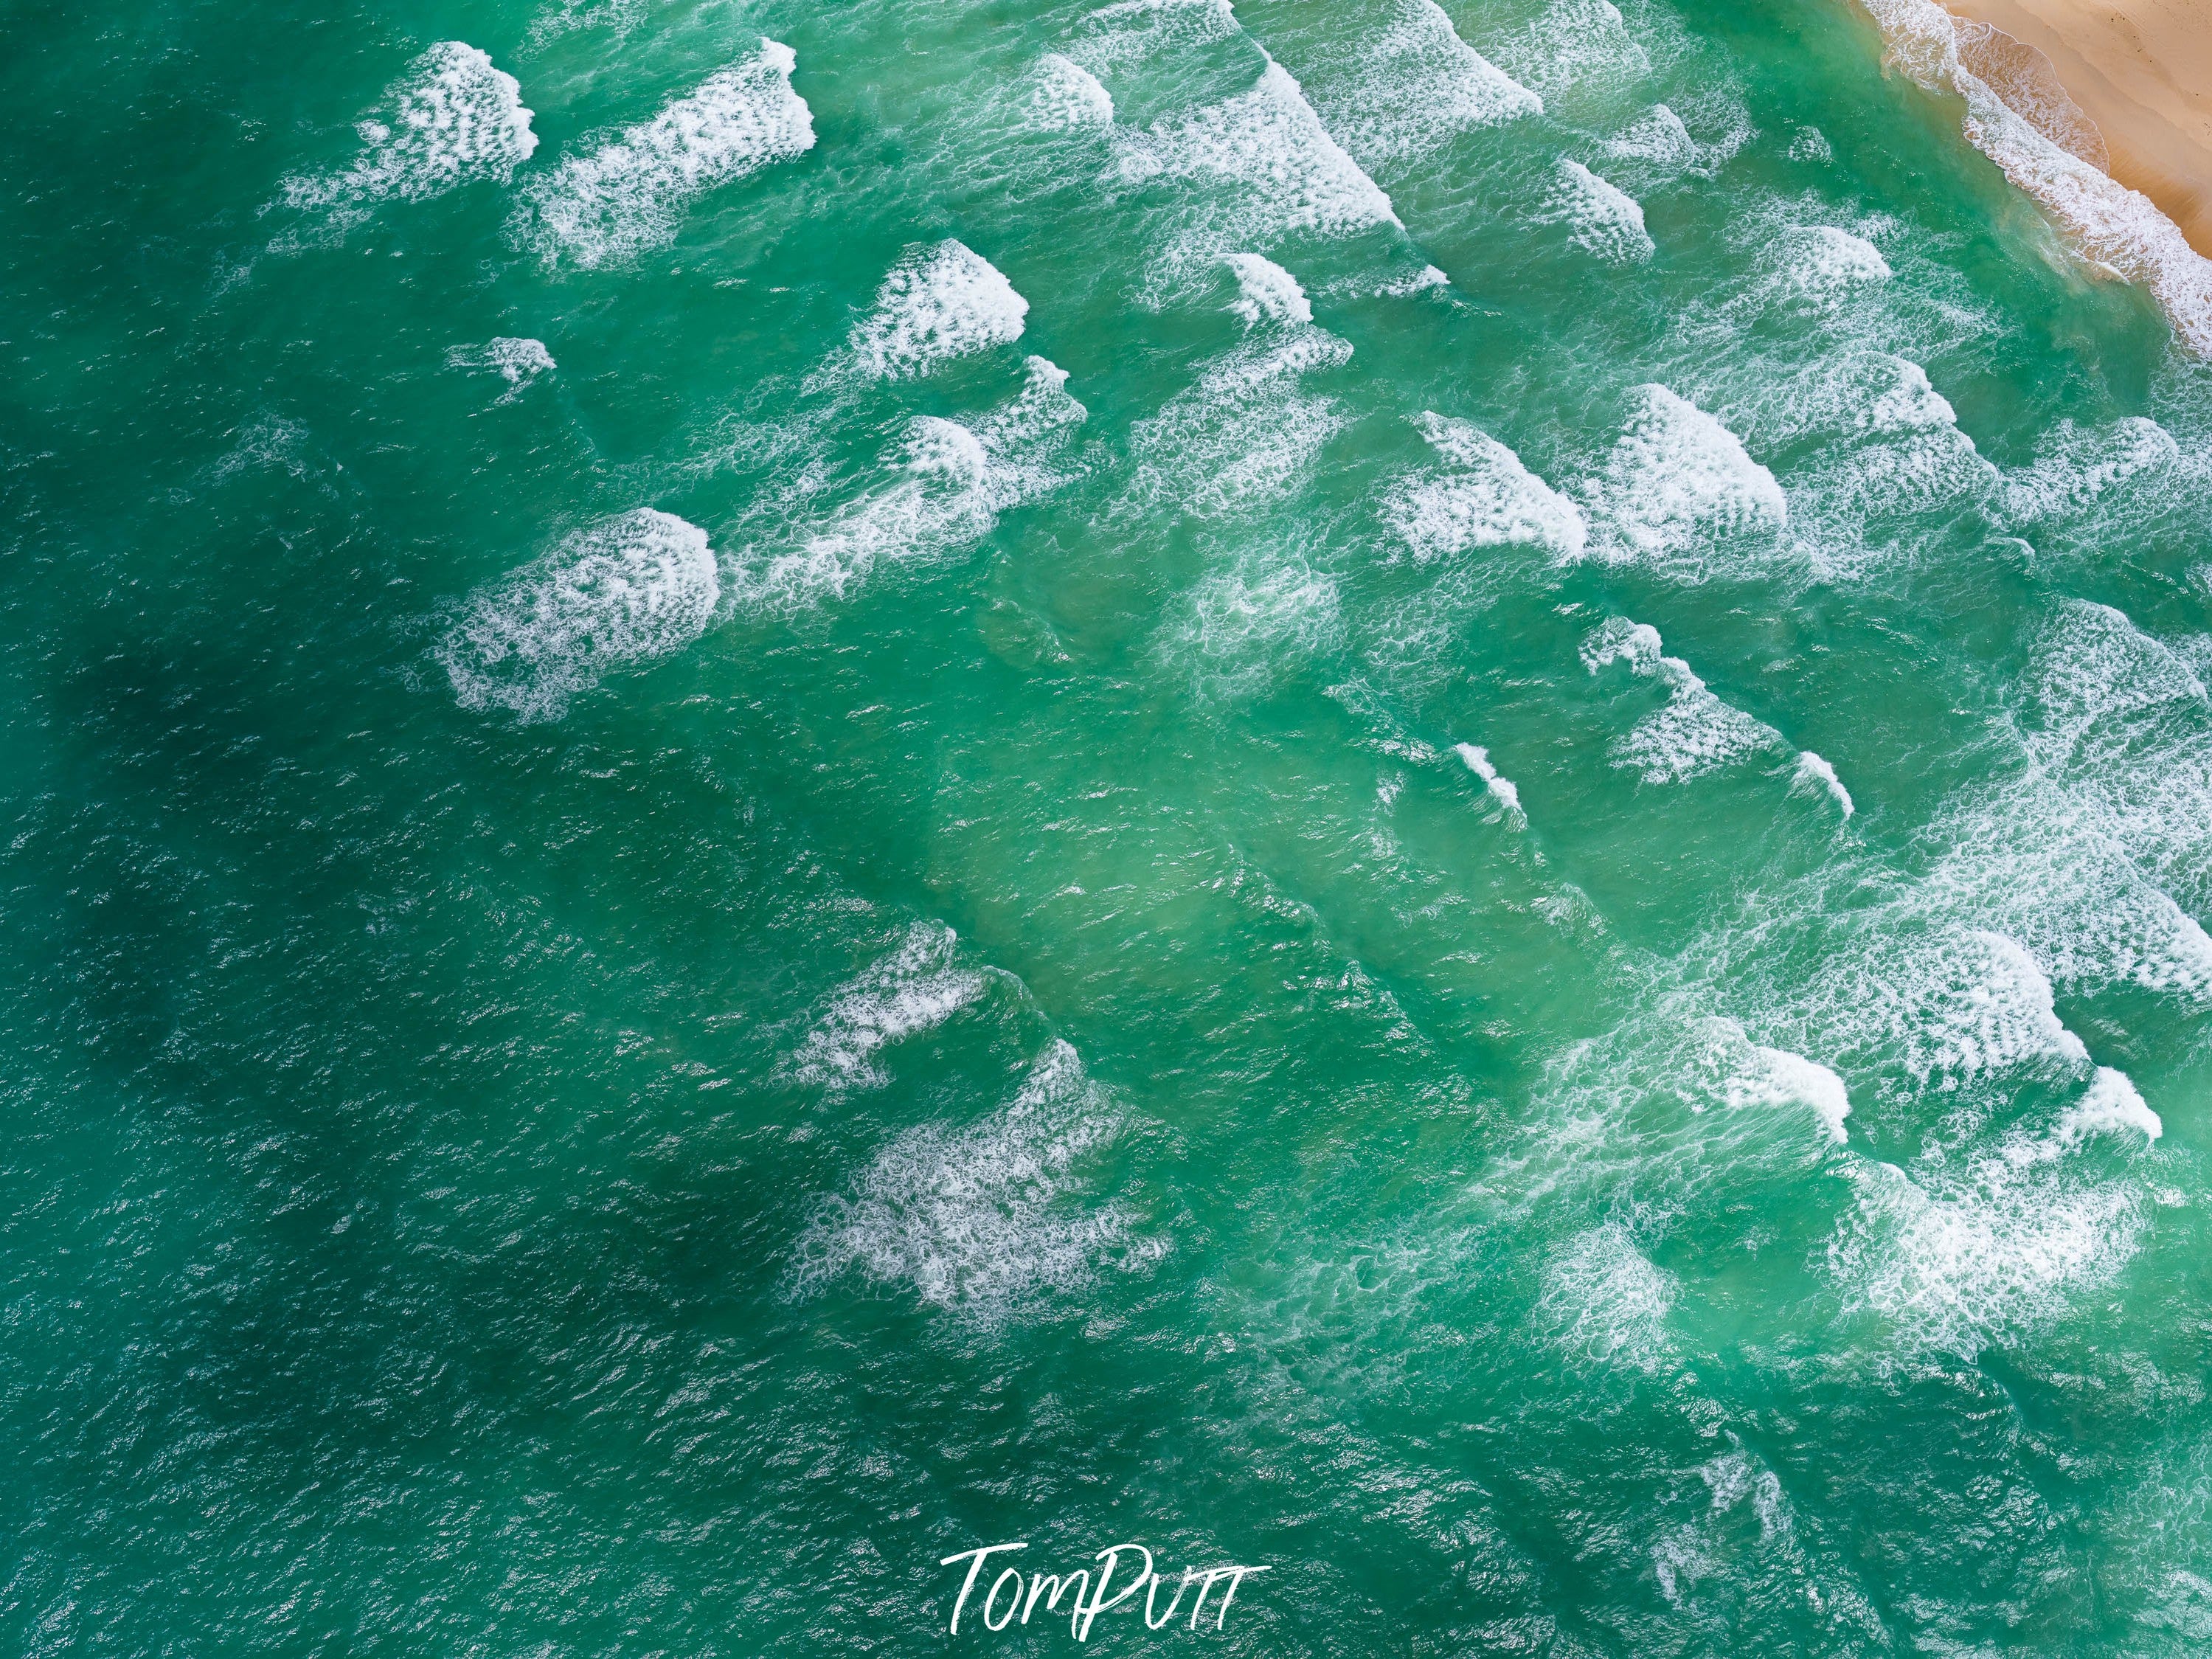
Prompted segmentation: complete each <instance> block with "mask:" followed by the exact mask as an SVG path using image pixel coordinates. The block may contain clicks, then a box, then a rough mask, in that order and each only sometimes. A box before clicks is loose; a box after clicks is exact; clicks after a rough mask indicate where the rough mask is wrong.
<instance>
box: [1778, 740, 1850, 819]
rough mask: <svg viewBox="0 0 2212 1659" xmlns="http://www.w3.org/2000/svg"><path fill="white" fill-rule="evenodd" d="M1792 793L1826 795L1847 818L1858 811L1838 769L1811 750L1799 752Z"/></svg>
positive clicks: (1792, 775) (1791, 787) (1793, 775)
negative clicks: (1837, 772)
mask: <svg viewBox="0 0 2212 1659" xmlns="http://www.w3.org/2000/svg"><path fill="white" fill-rule="evenodd" d="M1790 793H1791V794H1793V795H1826V797H1827V798H1828V799H1830V800H1832V801H1833V802H1834V803H1835V804H1836V805H1837V806H1838V808H1839V809H1840V810H1841V811H1842V812H1843V815H1844V817H1850V815H1851V813H1852V812H1853V811H1855V810H1856V809H1855V808H1854V807H1853V806H1852V805H1851V792H1850V790H1848V789H1846V788H1844V783H1843V780H1842V779H1840V778H1838V776H1837V775H1836V769H1835V768H1834V767H1832V766H1831V765H1830V764H1829V763H1827V762H1826V761H1825V760H1823V759H1821V758H1820V756H1818V755H1816V754H1814V752H1813V751H1812V750H1809V749H1801V750H1798V752H1797V767H1796V770H1795V771H1794V772H1792V773H1791V774H1790Z"/></svg>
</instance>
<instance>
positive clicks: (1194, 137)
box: [1115, 59, 1398, 246]
mask: <svg viewBox="0 0 2212 1659" xmlns="http://www.w3.org/2000/svg"><path fill="white" fill-rule="evenodd" d="M1115 139H1116V143H1117V145H1118V148H1119V152H1120V159H1119V170H1120V173H1121V178H1122V179H1124V180H1125V181H1127V182H1128V183H1130V184H1142V183H1145V182H1147V181H1151V180H1155V179H1170V180H1184V181H1188V182H1190V183H1193V184H1196V185H1201V186H1212V187H1213V188H1214V191H1215V192H1216V193H1215V195H1214V196H1213V197H1212V198H1211V200H1210V202H1209V204H1208V205H1209V207H1210V210H1211V229H1212V234H1215V235H1216V236H1218V237H1220V238H1222V239H1225V240H1226V241H1227V242H1229V243H1230V244H1231V245H1232V246H1233V245H1235V244H1238V243H1242V244H1244V245H1246V246H1252V245H1255V244H1260V245H1269V244H1272V243H1273V240H1276V239H1278V238H1280V237H1282V236H1285V235H1287V234H1292V233H1296V232H1300V231H1306V232H1312V233H1316V234H1322V235H1341V234H1346V233H1347V232H1351V231H1355V230H1360V229H1364V228H1368V227H1370V226H1373V225H1386V224H1387V225H1395V224H1396V223H1397V222H1398V216H1397V214H1396V213H1395V211H1393V210H1392V209H1391V206H1390V198H1389V197H1388V196H1386V195H1384V194H1383V191H1382V190H1381V188H1380V187H1379V186H1378V185H1376V183H1375V181H1374V180H1373V179H1370V178H1369V177H1368V176H1367V174H1366V173H1364V172H1363V171H1361V169H1360V166H1359V164H1358V162H1357V161H1353V160H1352V157H1351V156H1350V155H1347V154H1346V152H1345V150H1344V148H1343V147H1342V146H1341V145H1340V144H1339V143H1337V142H1336V140H1335V139H1334V138H1332V137H1329V135H1328V131H1327V130H1326V129H1324V128H1323V127H1322V124H1321V121H1320V118H1318V117H1316V115H1315V113H1314V112H1313V107H1312V106H1310V104H1308V103H1307V102H1306V99H1305V94H1304V91H1303V90H1302V89H1301V88H1300V87H1299V85H1298V83H1297V81H1296V80H1294V79H1293V78H1292V77H1291V74H1290V72H1289V71H1288V70H1285V69H1284V68H1283V66H1282V65H1281V64H1278V63H1275V62H1274V61H1273V60H1272V59H1270V60H1269V61H1268V64H1267V68H1266V69H1265V70H1263V71H1262V72H1261V76H1260V78H1259V80H1258V81H1257V82H1255V83H1254V85H1253V86H1252V88H1250V89H1249V91H1246V92H1243V93H1240V94H1237V96H1236V97H1233V98H1230V99H1227V100H1224V101H1222V102H1220V103H1218V104H1211V105H1207V106H1203V107H1201V108H1200V109H1197V110H1194V111H1192V112H1189V113H1188V114H1184V115H1182V116H1178V117H1173V118H1169V119H1167V120H1165V121H1163V122H1161V123H1159V124H1158V125H1155V126H1152V127H1150V128H1147V129H1146V130H1144V131H1137V132H1122V131H1116V134H1115Z"/></svg>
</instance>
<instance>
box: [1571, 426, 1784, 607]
mask: <svg viewBox="0 0 2212 1659" xmlns="http://www.w3.org/2000/svg"><path fill="white" fill-rule="evenodd" d="M1627 407H1628V423H1627V425H1626V428H1624V429H1623V430H1622V432H1621V435H1620V439H1619V440H1618V441H1616V442H1615V443H1614V445H1613V449H1612V452H1611V453H1609V454H1607V457H1606V459H1605V464H1604V466H1603V467H1602V468H1601V470H1600V471H1598V472H1597V473H1596V474H1595V476H1593V477H1589V478H1587V479H1585V480H1583V483H1582V484H1581V486H1580V494H1581V495H1582V497H1583V503H1584V505H1585V507H1587V508H1588V510H1589V518H1590V525H1591V528H1592V530H1593V532H1595V533H1594V535H1593V536H1592V538H1591V551H1592V553H1593V554H1594V555H1595V556H1597V557H1599V558H1601V559H1603V560H1604V561H1605V562H1607V563H1630V562H1646V563H1650V564H1653V565H1656V566H1657V567H1659V568H1661V569H1662V570H1668V569H1669V568H1674V570H1676V571H1680V570H1681V569H1682V568H1683V567H1684V566H1687V567H1688V573H1692V574H1693V573H1694V572H1695V571H1696V570H1697V569H1698V568H1699V567H1698V565H1697V563H1696V562H1695V561H1694V560H1692V558H1691V557H1690V556H1692V554H1694V552H1695V551H1696V550H1697V549H1698V547H1699V544H1700V542H1702V541H1705V540H1706V539H1708V538H1743V537H1751V536H1759V535H1765V536H1772V535H1773V534H1775V533H1776V532H1779V531H1780V530H1781V529H1782V528H1783V527H1784V526H1785V525H1786V524H1787V523H1788V522H1789V517H1790V509H1789V505H1788V503H1787V501H1786V500H1785V498H1784V495H1783V493H1782V486H1781V485H1780V484H1778V483H1776V482H1775V479H1774V475H1773V474H1772V473H1771V472H1769V471H1767V470H1766V469H1765V467H1763V466H1761V465H1759V463H1758V462H1756V461H1754V460H1753V459H1751V457H1750V455H1749V454H1748V453H1746V451H1745V449H1744V447H1743V445H1742V444H1741V442H1739V441H1737V439H1736V436H1735V434H1734V433H1732V432H1730V431H1729V429H1728V428H1726V427H1724V426H1723V425H1722V424H1721V423H1720V422H1718V421H1717V420H1715V419H1714V418H1713V417H1712V416H1710V415H1708V414H1706V413H1705V410H1701V409H1699V407H1698V406H1697V405H1696V404H1692V403H1690V402H1688V401H1686V399H1684V398H1678V397H1676V396H1675V395H1674V393H1673V392H1669V391H1668V389H1667V388H1666V387H1665V386H1656V385H1652V386H1638V387H1637V388H1635V390H1633V391H1632V392H1630V393H1629V395H1628V403H1627Z"/></svg>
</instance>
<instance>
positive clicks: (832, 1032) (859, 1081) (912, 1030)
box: [782, 921, 990, 1094]
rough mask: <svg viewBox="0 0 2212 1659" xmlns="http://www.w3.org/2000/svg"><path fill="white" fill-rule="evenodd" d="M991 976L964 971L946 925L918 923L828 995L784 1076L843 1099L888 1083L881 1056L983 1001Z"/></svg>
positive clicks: (957, 946)
mask: <svg viewBox="0 0 2212 1659" xmlns="http://www.w3.org/2000/svg"><path fill="white" fill-rule="evenodd" d="M989 988H990V979H989V976H988V975H986V974H985V973H982V972H981V971H978V970H977V969H972V968H966V967H963V966H962V965H961V964H960V961H959V939H958V937H957V935H956V934H955V933H953V931H952V930H951V928H950V927H945V926H943V925H942V924H941V923H937V922H927V921H924V922H916V923H915V925H914V926H913V927H910V928H908V930H907V933H906V937H905V938H904V939H901V940H900V941H899V943H898V945H896V948H894V949H893V950H892V951H890V953H889V954H888V955H886V956H884V957H882V958H881V959H880V960H878V961H877V962H875V963H872V964H871V965H870V966H869V967H868V968H867V969H866V970H865V971H863V972H862V973H860V975H857V976H856V977H854V978H853V979H851V980H849V981H847V982H846V983H845V984H843V985H841V986H839V987H837V989H836V991H835V992H833V993H832V994H830V997H829V1001H828V1003H827V1005H826V1006H824V1007H823V1009H822V1011H821V1012H820V1013H819V1014H817V1016H816V1017H815V1019H814V1022H813V1024H812V1025H811V1027H810V1028H809V1029H808V1030H807V1033H806V1039H805V1042H804V1043H803V1044H801V1045H800V1047H799V1050H798V1051H797V1052H796V1053H795V1054H792V1055H791V1056H790V1057H789V1059H788V1060H786V1061H785V1063H784V1066H783V1067H782V1072H783V1075H784V1076H786V1077H787V1078H788V1079H790V1080H792V1081H793V1082H797V1083H800V1084H804V1085H808V1086H810V1087H813V1088H818V1089H824V1090H827V1091H829V1092H830V1093H832V1094H842V1093H845V1092H847V1091H851V1090H856V1089H879V1088H881V1087H883V1085H884V1084H885V1083H887V1082H889V1081H890V1079H889V1077H888V1076H887V1075H886V1073H884V1070H883V1067H882V1066H881V1065H880V1064H879V1063H878V1058H877V1057H878V1054H880V1053H881V1052H882V1051H883V1050H884V1049H885V1048H889V1047H890V1046H891V1045H892V1044H894V1043H896V1042H900V1041H901V1040H902V1039H904V1038H906V1037H909V1036H915V1035H917V1034H918V1033H921V1032H923V1031H927V1030H933V1029H934V1028H935V1027H937V1026H939V1025H942V1024H945V1021H946V1020H948V1019H951V1018H952V1017H953V1016H954V1015H956V1014H957V1013H959V1012H961V1011H962V1010H963V1009H964V1008H967V1007H969V1006H971V1005H972V1004H974V1003H975V1002H977V1001H979V1000H981V998H982V997H983V996H984V994H986V993H987V991H988V990H989Z"/></svg>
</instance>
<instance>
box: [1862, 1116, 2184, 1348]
mask: <svg viewBox="0 0 2212 1659" xmlns="http://www.w3.org/2000/svg"><path fill="white" fill-rule="evenodd" d="M1848 1172H1849V1173H1850V1175H1851V1176H1853V1177H1854V1178H1855V1179H1856V1180H1857V1182H1858V1200H1857V1206H1856V1210H1855V1212H1854V1213H1853V1214H1852V1215H1851V1216H1850V1218H1848V1219H1847V1220H1846V1222H1845V1223H1844V1226H1843V1227H1842V1228H1841V1230H1840V1231H1838V1234H1837V1235H1836V1237H1833V1238H1832V1240H1831V1241H1830V1243H1829V1245H1828V1251H1827V1264H1826V1265H1827V1268H1828V1271H1829V1273H1831V1274H1832V1276H1833V1278H1834V1279H1836V1281H1837V1283H1838V1287H1839V1289H1840V1290H1841V1291H1843V1294H1844V1308H1845V1311H1846V1313H1847V1314H1848V1313H1870V1314H1873V1315H1875V1316H1879V1317H1881V1318H1884V1319H1887V1320H1888V1321H1890V1322H1893V1325H1894V1326H1895V1327H1896V1328H1897V1330H1898V1333H1899V1334H1900V1335H1902V1336H1904V1337H1905V1338H1906V1339H1908V1340H1915V1341H1918V1342H1924V1343H1926V1344H1928V1345H1929V1346H1935V1347H1938V1348H1943V1349H1948V1350H1949V1351H1951V1352H1956V1353H1960V1354H1961V1355H1963V1356H1968V1357H1971V1356H1972V1354H1974V1353H1976V1352H1978V1351H1979V1350H1980V1349H1981V1348H1982V1347H1983V1346H1984V1345H1986V1344H1987V1343H1989V1342H1990V1341H1992V1340H2000V1339H2002V1338H2004V1337H2007V1336H2010V1335H2014V1334H2018V1333H2020V1332H2021V1331H2023V1330H2026V1329H2027V1328H2032V1327H2033V1326H2035V1325H2037V1324H2040V1323H2043V1322H2047V1321H2050V1320H2052V1319H2056V1318H2059V1317H2061V1316H2063V1315H2064V1314H2065V1313H2066V1312H2067V1311H2068V1310H2069V1307H2070V1306H2071V1305H2072V1301H2073V1298H2074V1297H2075V1296H2077V1295H2080V1294H2081V1293H2084V1292H2087V1291H2093V1290H2095V1289H2097V1288H2098V1287H2100V1286H2101V1285H2106V1284H2109V1283H2110V1282H2111V1281H2112V1279H2113V1278H2114V1277H2116V1276H2117V1275H2118V1273H2119V1271H2120V1270H2121V1268H2122V1267H2124V1266H2125V1265H2126V1264H2127V1262H2128V1261H2129V1259H2130V1257H2132V1256H2133V1255H2134V1254H2135V1252H2136V1249H2137V1246H2138V1244H2139V1242H2140V1239H2141V1237H2142V1229H2143V1226H2144V1225H2145V1221H2146V1218H2147V1208H2148V1206H2146V1204H2145V1202H2144V1200H2143V1199H2142V1195H2141V1194H2139V1193H2138V1192H2137V1191H2136V1190H2135V1189H2134V1188H2131V1187H2130V1186H2129V1185H2127V1184H2124V1183H2123V1182H2117V1181H2102V1182H2081V1181H2078V1180H2075V1179H2074V1178H2072V1177H2071V1176H2070V1174H2069V1171H2068V1170H2067V1167H2066V1166H2065V1165H2064V1164H2056V1163H2051V1162H2047V1161H2043V1160H2035V1159H2028V1160H2020V1159H2012V1158H2005V1157H2003V1156H2002V1155H1997V1156H1992V1157H1990V1158H1983V1159H1980V1160H1978V1161H1977V1162H1976V1163H1975V1164H1973V1165H1972V1167H1971V1169H1970V1170H1968V1171H1967V1172H1966V1174H1965V1175H1964V1176H1961V1177H1958V1178H1953V1179H1939V1178H1937V1177H1936V1176H1929V1182H1928V1184H1925V1185H1923V1182H1922V1181H1919V1180H1916V1179H1915V1178H1913V1177H1911V1176H1907V1175H1906V1174H1905V1172H1904V1171H1903V1170H1899V1169H1898V1168H1896V1167H1895V1166H1894V1165H1892V1164H1874V1163H1869V1164H1858V1165H1854V1166H1851V1167H1850V1170H1849V1171H1848Z"/></svg>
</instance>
